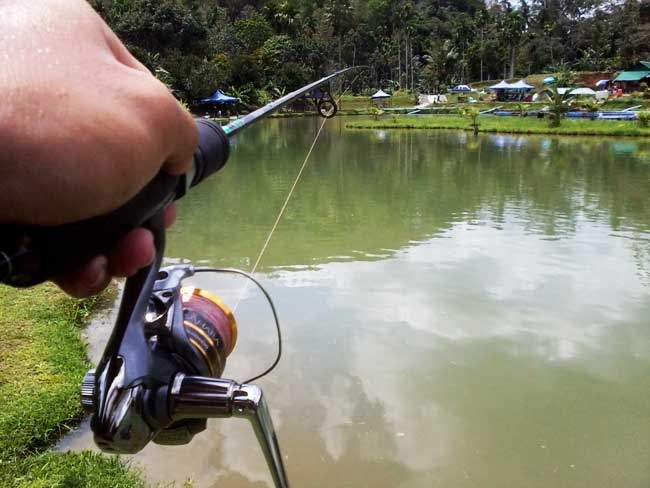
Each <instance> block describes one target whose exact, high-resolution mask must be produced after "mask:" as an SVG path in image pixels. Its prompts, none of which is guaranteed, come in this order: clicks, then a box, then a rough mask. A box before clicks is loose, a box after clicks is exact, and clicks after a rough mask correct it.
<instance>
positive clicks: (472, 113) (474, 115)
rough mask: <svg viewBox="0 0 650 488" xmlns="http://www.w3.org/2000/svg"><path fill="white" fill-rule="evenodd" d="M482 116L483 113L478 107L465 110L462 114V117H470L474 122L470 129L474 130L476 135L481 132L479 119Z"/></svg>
mask: <svg viewBox="0 0 650 488" xmlns="http://www.w3.org/2000/svg"><path fill="white" fill-rule="evenodd" d="M480 114H481V112H479V110H478V109H477V108H476V107H469V108H463V109H461V112H460V116H461V117H468V118H469V119H470V120H471V121H472V123H471V125H470V127H471V128H472V129H473V130H474V134H478V132H479V123H478V118H479V115H480Z"/></svg>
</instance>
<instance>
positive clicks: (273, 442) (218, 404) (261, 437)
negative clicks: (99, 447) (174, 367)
mask: <svg viewBox="0 0 650 488" xmlns="http://www.w3.org/2000/svg"><path fill="white" fill-rule="evenodd" d="M168 405H169V409H170V412H169V413H170V417H171V418H172V419H173V420H175V421H176V420H185V419H192V418H201V419H204V418H230V417H238V418H244V419H247V420H248V421H250V423H251V424H252V426H253V430H254V431H255V436H256V437H257V441H258V442H259V444H260V447H261V448H262V452H263V453H264V458H265V459H266V463H267V465H268V467H269V470H270V471H271V475H272V476H273V482H274V483H275V486H276V488H289V479H288V477H287V473H286V471H285V469H284V463H283V461H282V455H281V453H280V444H279V442H278V438H277V436H276V433H275V428H274V427H273V420H272V419H271V414H270V412H269V408H268V405H267V403H266V400H265V399H264V394H263V392H262V389H261V388H260V387H258V386H255V385H247V384H239V383H236V382H235V381H233V380H225V379H221V378H206V377H202V376H186V375H184V374H182V373H179V374H177V375H176V376H175V377H174V381H173V382H172V385H171V388H170V390H169V403H168Z"/></svg>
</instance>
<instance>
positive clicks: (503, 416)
mask: <svg viewBox="0 0 650 488" xmlns="http://www.w3.org/2000/svg"><path fill="white" fill-rule="evenodd" d="M318 122H319V121H318V120H317V119H314V120H313V121H312V120H277V121H269V123H268V124H265V125H262V126H260V127H258V128H256V129H255V130H253V131H252V132H249V133H244V134H242V137H241V138H240V139H239V141H238V146H237V149H236V152H235V154H234V158H233V161H232V162H231V164H230V166H229V167H228V168H227V169H226V170H225V171H224V172H223V174H222V175H221V177H220V178H216V179H214V180H213V181H212V182H210V183H209V184H208V185H206V186H204V187H202V188H201V187H200V188H199V189H198V191H197V193H196V194H195V195H194V196H191V197H189V198H188V199H187V200H186V201H184V202H183V203H182V208H181V220H180V223H179V224H180V225H179V226H177V227H176V230H175V231H174V232H173V234H172V237H171V243H170V249H169V255H170V256H171V258H172V259H174V258H176V259H178V258H180V257H189V258H192V259H194V260H197V259H201V260H206V261H208V262H210V263H212V264H219V265H227V266H242V267H249V266H250V264H251V263H252V262H253V261H254V260H255V258H256V256H257V252H258V250H259V249H260V247H261V243H262V242H263V241H264V239H265V238H266V235H267V233H268V231H269V229H270V226H271V224H272V222H273V219H274V217H275V215H276V213H277V211H278V209H279V207H280V206H281V204H282V201H283V199H284V197H285V195H286V191H287V189H288V187H289V186H290V184H291V182H292V179H293V177H294V175H295V172H296V171H297V169H298V167H299V165H300V164H301V163H302V158H304V155H305V151H306V148H307V147H308V145H309V143H311V138H312V137H313V134H314V131H315V130H316V129H317V124H318ZM333 122H334V124H337V123H338V124H340V123H341V121H338V122H337V121H336V119H335V120H334V121H333ZM329 127H330V128H329V130H328V131H327V132H326V133H325V134H324V135H325V137H324V138H323V140H322V141H321V142H320V143H319V146H317V151H316V152H315V153H314V160H313V161H312V163H311V165H310V166H309V168H308V170H307V172H306V173H305V174H304V177H303V180H302V181H301V183H300V185H299V187H298V192H297V193H296V195H295V197H294V199H293V201H292V203H291V206H290V208H289V211H288V213H287V216H286V219H285V220H284V221H283V222H282V223H281V225H280V226H279V228H278V230H277V233H276V235H275V236H274V239H273V241H272V244H271V247H270V248H269V251H268V254H267V255H266V256H265V258H264V260H263V262H262V263H263V266H262V269H263V272H264V274H263V279H264V282H265V284H266V285H267V286H268V288H269V291H270V293H271V294H272V295H273V297H274V299H275V301H276V305H277V306H278V309H279V313H280V316H281V319H282V320H283V325H284V335H285V356H284V359H283V361H282V362H281V363H280V367H279V369H278V371H277V372H276V373H274V374H273V375H272V376H270V377H268V378H267V379H265V380H264V381H263V382H262V386H263V387H264V388H265V391H266V393H267V396H268V398H269V400H270V404H271V409H272V413H273V416H274V420H275V422H276V425H277V427H278V432H279V436H280V439H281V441H282V445H283V448H284V451H285V455H286V456H287V460H286V464H287V469H288V472H289V475H290V477H291V479H292V481H293V483H294V486H308V487H328V488H331V487H341V488H343V487H363V486H368V487H380V488H383V487H386V488H388V487H408V488H411V487H413V488H419V487H422V488H424V487H431V486H445V487H449V486H453V487H455V488H456V487H460V488H464V487H468V488H469V487H476V486H558V487H572V488H575V487H584V488H587V487H588V488H592V487H594V486H634V487H636V486H647V485H648V483H649V482H650V454H649V453H650V417H649V415H648V412H650V396H649V395H648V394H647V392H648V391H650V377H649V375H648V371H649V368H650V327H648V323H649V319H648V317H650V283H649V282H648V270H649V269H650V212H649V211H650V198H649V197H650V166H648V165H647V164H646V163H645V162H644V161H643V160H642V158H639V157H638V156H637V155H638V154H641V153H643V151H648V147H647V146H648V144H647V143H645V142H635V144H636V147H637V149H635V151H636V152H633V153H629V152H628V153H625V154H622V153H617V152H616V151H615V150H614V149H613V148H612V142H610V141H607V140H604V139H579V138H578V139H573V138H572V139H561V138H547V137H530V138H527V137H516V138H499V139H495V138H494V137H492V136H479V137H477V138H475V137H473V136H472V135H470V134H465V133H462V134H460V135H459V134H457V133H453V132H450V133H446V132H390V133H387V134H386V135H385V137H384V136H382V138H379V136H378V135H377V133H376V132H372V131H368V132H362V131H354V132H346V131H341V130H340V126H337V125H333V126H329ZM495 140H497V141H498V142H495ZM197 284H198V285H199V286H201V287H203V288H207V289H211V290H213V291H215V292H216V293H218V294H219V295H220V296H222V297H223V298H224V299H225V300H226V302H227V303H233V302H234V301H236V300H237V299H238V297H239V296H240V294H241V283H240V282H232V281H228V280H224V279H223V278H221V279H216V278H210V277H202V278H201V281H198V282H197ZM237 315H238V318H239V323H240V327H239V331H240V338H239V341H238V347H237V350H236V351H235V353H234V355H233V357H232V358H231V359H230V362H229V365H228V368H227V371H226V373H227V375H228V376H230V377H234V378H236V379H241V378H244V377H248V376H250V375H252V374H254V373H256V372H257V371H258V370H260V369H262V368H263V367H264V366H265V365H266V364H267V363H268V362H269V361H271V360H272V356H273V352H274V344H275V343H274V340H275V338H274V334H273V328H272V324H271V322H270V318H269V316H268V309H267V308H266V305H265V304H264V303H263V301H262V299H261V296H260V295H259V294H258V293H257V292H255V291H254V290H252V289H249V290H247V292H246V293H245V299H244V300H243V301H242V304H241V305H240V306H239V308H238V311H237ZM68 442H69V445H72V446H75V447H79V446H84V445H87V443H88V436H87V434H86V437H85V438H84V434H79V437H78V438H76V439H75V438H72V439H69V440H68ZM135 460H136V461H137V462H138V463H141V464H142V465H144V466H145V467H146V470H147V473H148V475H149V477H150V479H151V480H152V481H156V482H158V481H162V482H168V481H170V480H176V481H177V482H182V481H184V480H186V479H187V478H191V479H193V480H194V482H195V486H197V487H212V486H224V487H244V486H268V485H267V484H268V483H270V478H269V476H268V473H267V470H266V466H265V464H264V461H263V459H262V456H261V454H260V453H259V450H258V448H257V446H256V443H255V440H254V436H253V433H252V432H251V431H250V428H249V427H248V425H247V424H246V423H244V422H241V423H239V422H235V421H233V422H212V423H211V424H210V427H209V430H208V432H206V433H204V434H202V435H201V436H199V437H198V438H197V439H196V440H195V441H194V442H193V444H191V445H190V446H186V447H181V448H159V447H157V446H150V447H148V448H147V449H146V450H145V452H144V453H142V454H139V455H138V456H136V457H135ZM604 460H606V462H605V461H604Z"/></svg>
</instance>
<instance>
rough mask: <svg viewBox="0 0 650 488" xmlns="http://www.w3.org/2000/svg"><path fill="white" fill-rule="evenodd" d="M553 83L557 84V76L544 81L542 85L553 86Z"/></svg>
mask: <svg viewBox="0 0 650 488" xmlns="http://www.w3.org/2000/svg"><path fill="white" fill-rule="evenodd" d="M553 83H557V79H556V78H555V76H549V77H547V78H544V79H543V80H542V84H544V85H552V84H553Z"/></svg>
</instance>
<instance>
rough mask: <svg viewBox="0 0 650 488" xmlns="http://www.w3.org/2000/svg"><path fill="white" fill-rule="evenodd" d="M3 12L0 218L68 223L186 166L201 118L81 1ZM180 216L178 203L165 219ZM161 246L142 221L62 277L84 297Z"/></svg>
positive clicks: (10, 4) (13, 4) (44, 2)
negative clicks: (100, 253) (105, 250)
mask: <svg viewBox="0 0 650 488" xmlns="http://www.w3.org/2000/svg"><path fill="white" fill-rule="evenodd" d="M1 9H2V15H0V32H3V36H1V37H0V53H4V59H3V60H2V63H3V65H2V68H1V69H0V94H2V98H3V99H4V101H3V103H2V104H0V147H2V149H3V151H2V152H1V153H0V223H20V224H36V225H58V224H63V223H68V222H75V221H78V220H84V219H87V218H90V217H94V216H97V215H102V214H105V213H108V212H109V211H111V210H114V209H116V208H117V207H119V206H121V205H122V204H124V203H125V202H126V201H128V200H129V199H130V198H131V197H133V196H134V195H135V194H136V193H137V192H138V191H139V190H140V189H141V188H142V187H144V185H145V184H146V183H147V182H149V181H150V180H151V179H152V178H153V177H154V176H155V175H156V174H157V173H158V172H159V171H160V170H161V169H162V170H163V171H166V172H169V173H171V174H181V173H184V172H186V171H187V170H188V169H189V168H190V166H191V162H192V155H193V152H194V149H195V147H196V145H197V142H198V135H197V130H196V126H195V124H194V121H193V120H192V117H191V116H190V115H189V114H188V113H187V112H186V111H185V110H184V109H183V108H182V107H181V106H180V105H179V104H178V103H177V101H176V100H175V99H174V97H173V96H172V95H171V94H170V93H169V91H168V90H167V88H166V87H165V86H164V85H163V84H162V83H160V82H159V81H158V80H156V79H155V78H154V77H153V76H152V75H151V73H150V72H149V71H148V70H147V69H146V68H145V67H144V66H143V65H142V64H140V63H139V62H138V61H137V60H136V59H135V58H134V57H133V56H132V55H131V54H130V53H129V52H128V51H127V50H126V48H125V47H124V45H123V44H122V43H121V42H120V41H119V39H118V38H117V37H116V36H115V34H114V33H113V32H112V31H111V30H110V29H109V28H108V26H107V25H106V24H105V23H104V22H103V21H102V19H101V18H100V17H99V16H98V15H97V14H96V13H95V12H94V11H93V10H92V9H91V8H90V6H89V5H88V4H87V3H86V2H84V1H82V0H40V1H39V2H24V1H22V0H8V1H6V2H3V4H2V7H1ZM173 218H174V211H173V209H168V211H167V215H166V219H165V220H166V223H167V224H170V223H171V222H172V221H173ZM153 256H154V247H153V238H152V235H151V233H150V232H149V231H146V230H144V229H136V230H134V231H133V232H131V233H129V234H128V235H127V236H125V237H124V238H123V239H122V241H121V242H120V243H119V244H118V245H117V247H116V248H115V249H114V250H113V251H112V252H111V253H109V255H108V256H96V257H95V258H93V259H92V260H91V261H90V262H89V263H87V264H86V265H85V266H84V267H83V268H82V269H80V270H77V271H75V272H73V273H70V274H68V275H66V276H61V277H59V278H57V279H56V282H57V283H58V284H59V286H61V288H63V289H64V290H65V291H67V292H68V293H70V294H71V295H74V296H77V297H81V296H88V295H92V294H95V293H97V292H99V291H100V290H102V289H103V288H104V287H105V286H106V285H107V284H108V282H109V281H110V279H111V277H113V276H130V275H132V274H134V273H135V272H136V271H137V270H138V269H140V268H142V267H144V266H146V265H148V264H149V263H150V262H151V261H152V259H153Z"/></svg>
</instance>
